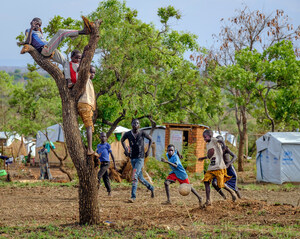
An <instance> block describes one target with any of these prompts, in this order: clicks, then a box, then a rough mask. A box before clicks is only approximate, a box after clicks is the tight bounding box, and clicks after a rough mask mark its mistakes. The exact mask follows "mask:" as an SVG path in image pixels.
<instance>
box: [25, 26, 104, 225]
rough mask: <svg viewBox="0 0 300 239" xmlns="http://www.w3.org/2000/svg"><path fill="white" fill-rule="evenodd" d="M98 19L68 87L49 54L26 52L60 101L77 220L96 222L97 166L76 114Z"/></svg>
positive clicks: (87, 73) (86, 74)
mask: <svg viewBox="0 0 300 239" xmlns="http://www.w3.org/2000/svg"><path fill="white" fill-rule="evenodd" d="M100 24H101V21H99V20H97V21H96V22H95V24H94V25H93V27H92V33H91V34H90V40H89V44H88V45H89V48H88V49H87V50H86V51H85V53H84V55H85V56H84V58H83V59H82V61H81V65H80V71H79V73H78V80H77V82H76V84H75V86H74V87H73V88H72V90H70V89H68V88H67V84H66V80H65V79H64V75H63V73H62V72H61V70H60V69H59V68H58V67H57V66H56V65H55V64H53V63H52V62H51V61H50V60H49V58H45V57H43V56H42V55H41V54H39V53H38V51H36V50H35V49H34V48H33V47H31V46H27V47H29V49H28V50H27V52H29V53H30V55H31V56H32V57H33V59H34V60H35V61H36V63H37V64H38V65H39V66H41V67H42V68H43V69H44V70H45V71H47V72H48V73H49V74H50V75H51V76H52V77H53V79H54V80H55V82H56V85H57V87H58V90H59V94H60V97H61V101H62V114H63V127H64V133H65V141H66V144H67V148H68V151H69V153H70V156H71V159H72V161H73V163H74V166H75V168H76V170H77V174H78V178H79V190H78V191H79V192H78V193H79V218H80V222H79V223H80V224H97V223H99V222H100V212H99V206H98V190H97V177H96V175H97V169H98V168H97V166H95V163H94V158H93V156H87V154H86V148H85V146H84V144H83V142H82V139H81V135H80V131H79V125H78V120H77V118H78V114H77V102H78V99H79V97H80V95H81V94H82V93H83V91H84V89H85V85H86V82H87V80H88V76H89V71H90V64H91V61H92V59H93V56H94V53H95V49H96V46H97V43H98V40H99V27H100Z"/></svg>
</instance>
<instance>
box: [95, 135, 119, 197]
mask: <svg viewBox="0 0 300 239" xmlns="http://www.w3.org/2000/svg"><path fill="white" fill-rule="evenodd" d="M100 138H101V143H100V144H98V145H97V153H98V154H99V155H100V157H99V159H100V170H99V172H98V188H99V187H100V180H101V178H103V182H104V185H105V187H106V190H107V193H108V196H111V187H110V181H109V176H108V172H107V170H108V169H109V166H110V161H109V154H110V156H111V158H112V160H113V163H114V168H115V169H116V163H115V157H114V155H113V154H112V151H111V147H110V144H109V143H107V137H106V133H103V132H102V133H101V134H100Z"/></svg>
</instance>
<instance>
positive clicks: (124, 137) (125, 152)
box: [121, 134, 129, 157]
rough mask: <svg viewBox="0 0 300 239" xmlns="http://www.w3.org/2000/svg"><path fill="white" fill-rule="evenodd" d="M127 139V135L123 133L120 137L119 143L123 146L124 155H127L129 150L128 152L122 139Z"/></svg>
mask: <svg viewBox="0 0 300 239" xmlns="http://www.w3.org/2000/svg"><path fill="white" fill-rule="evenodd" d="M126 139H127V137H126V136H125V134H124V135H123V137H122V139H121V144H122V146H123V149H124V154H125V156H126V157H129V152H128V149H127V147H126V145H125V143H124V141H125V140H126Z"/></svg>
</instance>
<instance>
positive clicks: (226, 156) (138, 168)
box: [97, 119, 241, 207]
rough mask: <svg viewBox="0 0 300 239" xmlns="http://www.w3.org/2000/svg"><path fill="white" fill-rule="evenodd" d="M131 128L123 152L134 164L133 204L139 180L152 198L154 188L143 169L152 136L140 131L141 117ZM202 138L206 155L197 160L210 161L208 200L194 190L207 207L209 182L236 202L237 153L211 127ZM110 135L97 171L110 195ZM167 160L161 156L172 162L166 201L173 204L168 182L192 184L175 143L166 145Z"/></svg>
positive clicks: (100, 147) (100, 150)
mask: <svg viewBox="0 0 300 239" xmlns="http://www.w3.org/2000/svg"><path fill="white" fill-rule="evenodd" d="M131 126H132V130H130V131H128V132H126V133H125V134H124V135H123V137H122V139H121V143H122V146H123V148H124V154H125V155H126V156H128V157H129V158H130V161H131V165H132V189H131V198H130V199H129V201H128V202H130V203H134V201H135V200H136V191H137V185H138V181H140V182H141V183H142V184H143V185H144V186H146V187H147V189H148V190H149V191H150V192H151V197H154V187H153V185H151V184H150V183H149V182H148V181H147V180H146V179H145V178H144V177H143V172H142V168H143V166H144V158H145V157H147V156H148V154H149V148H150V145H151V143H152V138H151V136H150V135H148V134H147V133H145V132H144V131H140V130H139V128H140V123H139V120H138V119H133V120H132V122H131ZM144 138H146V139H148V143H149V146H148V150H147V151H146V153H145V151H144ZM203 138H204V140H205V141H206V148H207V156H205V157H202V158H199V159H198V160H204V159H206V158H208V159H209V160H210V164H209V166H208V168H207V171H206V172H205V175H204V179H203V182H204V185H205V192H206V202H205V203H204V204H203V205H202V198H201V196H200V195H199V194H198V192H197V191H196V190H195V189H194V188H193V187H191V192H192V193H193V194H194V195H195V196H196V197H197V200H198V203H199V205H200V206H203V207H206V206H210V205H211V200H210V183H212V185H213V187H214V188H215V189H216V190H217V192H218V193H219V194H220V195H221V196H222V197H223V198H224V199H226V196H225V194H224V193H223V192H222V190H221V189H222V188H224V189H226V190H227V191H228V192H229V193H230V194H231V196H232V200H233V201H235V200H236V197H235V195H234V194H236V195H237V196H238V197H239V198H241V196H240V193H239V191H238V188H237V185H236V182H237V174H236V171H235V169H234V167H233V165H232V164H233V162H234V161H235V160H236V155H235V154H234V153H233V152H231V151H230V149H229V148H228V147H227V146H226V145H225V143H224V140H223V138H222V136H218V137H217V138H214V137H213V132H212V131H211V130H205V131H204V132H203ZM125 140H128V141H129V149H128V148H127V147H126V145H125ZM106 141H107V137H106V134H105V133H101V144H99V145H98V146H97V153H99V154H101V157H100V161H101V168H100V171H99V173H98V180H99V185H100V179H101V177H103V181H104V184H105V187H106V189H107V192H108V195H111V188H110V184H109V178H108V174H107V169H108V168H109V154H111V156H112V159H113V163H114V167H115V160H114V156H113V154H112V152H111V148H110V145H109V144H108V143H107V142H106ZM166 157H167V159H165V158H162V159H161V162H163V163H167V164H169V166H170V168H171V170H172V171H171V172H170V173H169V175H168V177H167V178H166V180H165V182H164V185H165V190H166V195H167V201H166V202H164V203H163V204H171V200H170V190H169V185H170V184H172V183H175V182H176V181H178V182H179V183H180V184H183V183H186V184H190V182H189V179H188V175H187V173H186V170H185V169H184V167H183V165H182V163H181V161H180V158H181V157H182V156H181V155H180V154H179V152H177V150H176V149H175V146H174V145H172V144H170V145H169V146H168V147H167V154H166Z"/></svg>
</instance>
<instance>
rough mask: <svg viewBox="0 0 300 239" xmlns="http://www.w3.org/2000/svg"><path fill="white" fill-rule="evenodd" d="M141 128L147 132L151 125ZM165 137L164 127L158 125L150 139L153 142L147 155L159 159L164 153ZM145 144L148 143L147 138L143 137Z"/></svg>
mask: <svg viewBox="0 0 300 239" xmlns="http://www.w3.org/2000/svg"><path fill="white" fill-rule="evenodd" d="M141 130H143V131H145V132H146V133H147V134H149V133H150V130H151V127H145V128H141ZM165 137H166V127H165V126H159V125H158V126H157V127H156V129H155V130H154V131H153V134H152V140H153V142H154V143H155V144H153V145H152V146H151V148H150V152H149V153H150V154H149V155H150V156H152V157H155V158H156V159H157V160H160V159H161V157H163V156H164V154H165ZM145 145H148V140H147V139H145ZM147 148H148V146H147Z"/></svg>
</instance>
